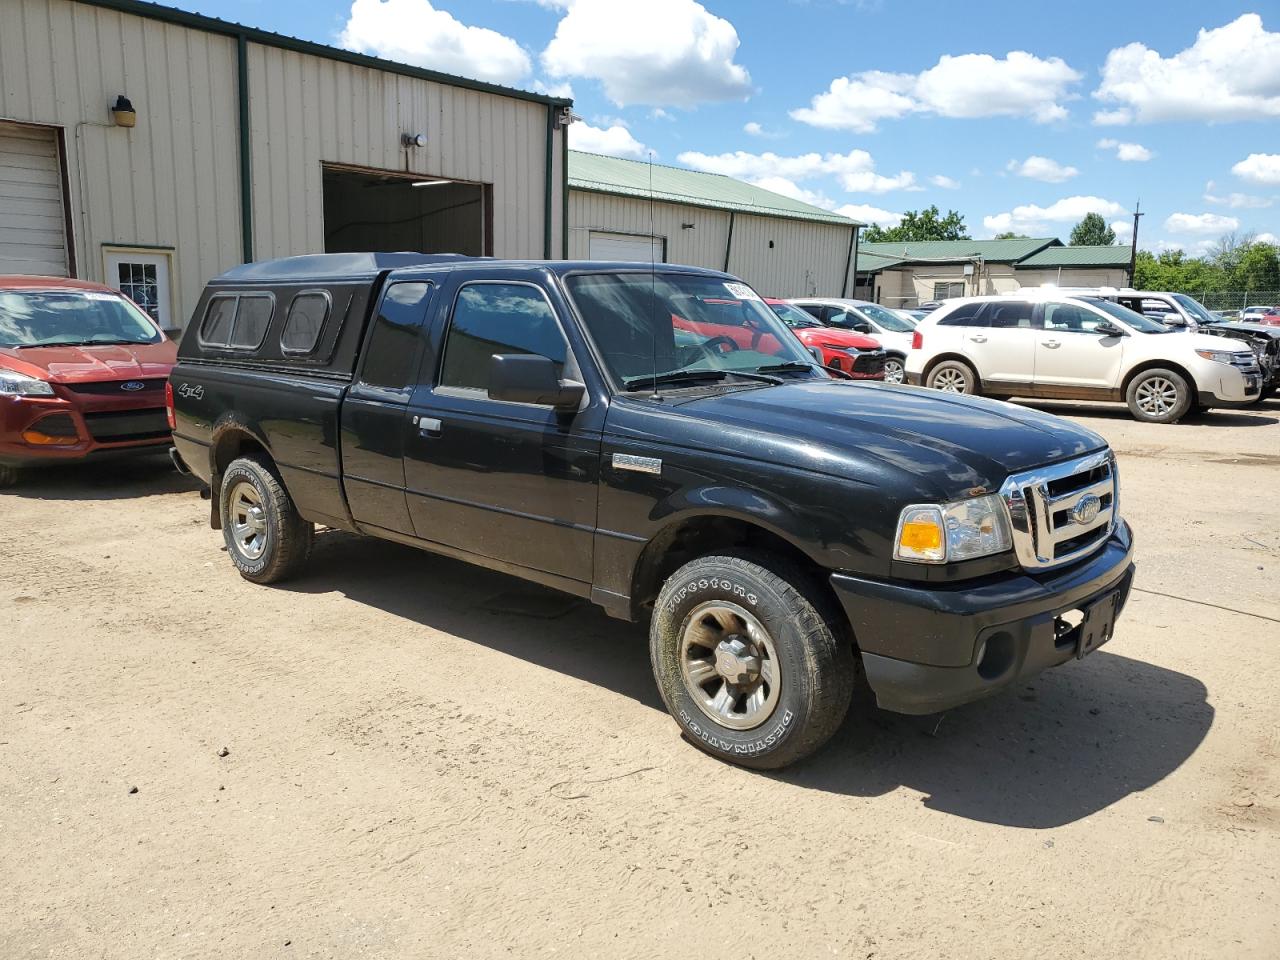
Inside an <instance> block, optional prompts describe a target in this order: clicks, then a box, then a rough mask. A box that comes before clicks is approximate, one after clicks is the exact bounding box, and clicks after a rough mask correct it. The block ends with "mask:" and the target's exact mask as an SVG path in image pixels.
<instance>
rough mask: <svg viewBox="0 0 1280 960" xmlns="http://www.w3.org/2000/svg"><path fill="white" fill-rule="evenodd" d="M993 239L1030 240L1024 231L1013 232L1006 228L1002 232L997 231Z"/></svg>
mask: <svg viewBox="0 0 1280 960" xmlns="http://www.w3.org/2000/svg"><path fill="white" fill-rule="evenodd" d="M992 239H993V240H1030V239H1031V238H1030V237H1029V236H1027V235H1026V234H1025V233H1014V232H1013V231H1012V230H1006V231H1005V232H1004V233H997V234H996V235H995V236H994V237H993V238H992Z"/></svg>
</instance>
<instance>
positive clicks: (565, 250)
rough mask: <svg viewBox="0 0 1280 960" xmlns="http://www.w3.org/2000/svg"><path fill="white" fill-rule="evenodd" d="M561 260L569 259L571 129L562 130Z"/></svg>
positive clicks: (564, 128)
mask: <svg viewBox="0 0 1280 960" xmlns="http://www.w3.org/2000/svg"><path fill="white" fill-rule="evenodd" d="M560 174H561V176H560V259H561V260H568V259H569V128H568V127H561V129H560Z"/></svg>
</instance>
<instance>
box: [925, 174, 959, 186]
mask: <svg viewBox="0 0 1280 960" xmlns="http://www.w3.org/2000/svg"><path fill="white" fill-rule="evenodd" d="M929 182H930V183H932V184H933V185H934V186H935V187H941V188H942V189H943V190H959V189H960V181H959V180H952V179H951V178H950V177H944V176H943V175H942V174H940V173H937V174H934V175H933V176H932V177H930V178H929Z"/></svg>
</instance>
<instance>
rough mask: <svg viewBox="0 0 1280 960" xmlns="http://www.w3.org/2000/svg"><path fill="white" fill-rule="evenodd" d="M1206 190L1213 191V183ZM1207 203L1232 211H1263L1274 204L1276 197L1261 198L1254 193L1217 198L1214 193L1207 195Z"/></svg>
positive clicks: (1210, 182) (1232, 194) (1205, 197)
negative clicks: (1228, 208)
mask: <svg viewBox="0 0 1280 960" xmlns="http://www.w3.org/2000/svg"><path fill="white" fill-rule="evenodd" d="M1206 190H1209V191H1211V190H1213V181H1212V180H1210V181H1209V186H1208V187H1206ZM1204 202H1205V203H1213V204H1217V205H1219V206H1223V207H1230V208H1231V209H1232V210H1263V209H1265V208H1267V207H1269V206H1271V205H1272V204H1273V203H1275V202H1276V201H1275V197H1259V196H1256V195H1254V194H1252V193H1228V194H1227V195H1226V196H1222V197H1219V196H1216V195H1215V194H1213V193H1205V195H1204Z"/></svg>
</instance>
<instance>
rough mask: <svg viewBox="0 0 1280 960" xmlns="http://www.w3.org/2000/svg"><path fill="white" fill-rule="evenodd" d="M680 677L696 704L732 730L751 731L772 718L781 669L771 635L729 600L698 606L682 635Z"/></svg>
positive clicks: (685, 624) (689, 617)
mask: <svg viewBox="0 0 1280 960" xmlns="http://www.w3.org/2000/svg"><path fill="white" fill-rule="evenodd" d="M680 678H681V679H682V680H683V681H684V687H685V690H686V691H687V692H688V694H689V696H690V697H691V698H692V699H693V702H694V704H695V705H696V706H697V707H698V709H699V710H700V711H702V713H703V714H704V715H705V716H706V717H707V718H708V719H710V720H713V721H714V722H716V723H718V724H720V725H721V726H723V727H728V728H729V729H731V730H751V729H753V728H755V727H758V726H760V725H761V724H762V723H764V722H765V721H767V720H768V719H769V717H770V716H772V715H773V711H774V709H775V708H776V707H777V706H778V697H779V695H780V693H781V690H782V672H781V665H780V664H779V662H778V653H777V648H776V647H775V645H774V642H773V638H772V637H771V636H769V632H768V631H767V630H765V628H764V626H763V625H762V624H761V623H760V621H759V620H758V619H756V617H755V616H754V615H753V614H751V613H750V612H749V611H748V610H745V609H744V608H742V607H740V606H738V605H737V604H736V603H730V602H729V601H726V600H711V601H708V602H706V603H702V604H699V605H698V606H697V607H695V608H694V609H693V611H692V612H691V613H690V614H689V615H688V616H687V617H686V618H685V621H684V626H683V627H682V628H681V631H680Z"/></svg>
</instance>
